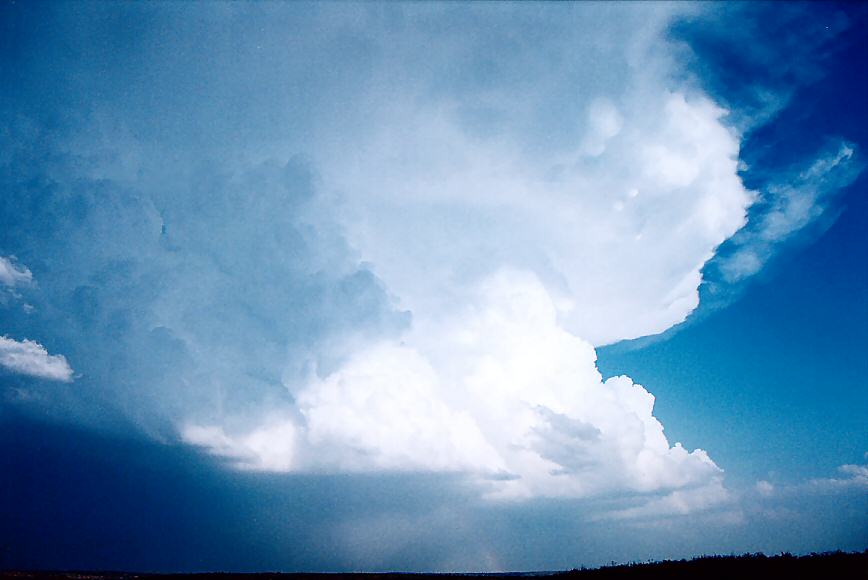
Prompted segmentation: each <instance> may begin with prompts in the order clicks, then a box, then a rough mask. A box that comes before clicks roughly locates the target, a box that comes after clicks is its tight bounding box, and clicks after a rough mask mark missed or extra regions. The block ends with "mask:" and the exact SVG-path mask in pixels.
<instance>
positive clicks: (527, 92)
mask: <svg viewBox="0 0 868 580" xmlns="http://www.w3.org/2000/svg"><path fill="white" fill-rule="evenodd" d="M677 9H678V8H677V7H673V8H671V10H677ZM486 14H487V15H488V16H490V17H493V18H495V19H500V24H501V26H494V27H492V28H493V29H495V30H497V31H498V32H497V33H496V34H505V35H506V38H509V34H510V31H511V30H513V31H514V32H515V34H516V35H519V36H520V35H522V34H525V33H526V30H524V28H523V27H524V24H522V23H520V21H519V20H516V19H514V18H511V15H510V13H509V11H508V10H505V11H503V12H500V11H495V12H486ZM412 15H413V17H412V18H408V20H407V23H406V26H403V27H400V28H399V29H393V28H389V27H385V28H383V24H382V22H381V21H379V20H377V19H376V18H373V17H372V18H370V21H365V26H366V32H365V33H364V34H365V35H366V38H368V40H369V41H370V42H371V43H372V44H374V45H376V46H379V45H382V46H381V48H382V49H383V50H382V52H377V51H374V52H373V53H374V54H382V55H385V56H383V57H382V58H383V60H382V61H376V60H375V61H374V62H373V63H371V64H370V70H369V71H368V74H367V75H366V76H367V77H368V78H370V79H372V80H371V82H370V83H363V84H362V85H360V86H359V87H357V89H358V90H356V91H353V92H352V94H353V99H352V102H343V103H342V107H343V108H341V109H340V110H341V111H342V112H341V114H339V115H337V114H335V115H332V116H331V117H329V118H322V119H318V120H317V131H316V137H315V138H314V140H313V143H312V147H313V151H314V153H313V159H314V161H315V163H316V166H317V167H318V169H319V171H320V174H321V179H322V186H323V188H324V189H325V190H326V191H327V192H328V195H329V196H331V197H333V198H334V199H335V201H336V207H337V208H338V211H337V212H336V215H337V216H338V219H339V221H340V222H341V225H342V227H343V229H344V231H345V232H346V235H347V237H348V239H349V241H350V243H351V244H352V245H353V246H354V247H355V248H356V249H357V250H358V252H359V254H360V258H361V259H362V260H364V261H366V262H367V263H369V264H370V267H371V268H372V269H373V271H374V272H375V273H376V274H377V276H378V277H379V279H381V280H383V282H384V283H385V285H386V287H387V288H388V290H389V291H390V293H392V294H393V295H395V296H396V297H397V299H398V300H399V305H400V307H401V308H404V309H407V310H409V311H411V312H412V315H413V323H412V328H411V329H410V330H409V331H408V332H407V333H405V334H404V335H403V336H401V337H400V338H399V339H384V340H379V341H373V342H371V343H369V344H366V345H362V346H359V347H358V348H357V349H356V350H355V352H352V353H351V354H350V355H349V356H348V357H346V358H345V359H344V360H343V361H342V362H341V363H340V364H338V365H337V366H336V367H334V368H327V369H326V368H322V369H319V373H321V374H317V373H313V374H312V375H311V376H310V377H309V378H308V379H307V380H305V381H301V382H296V381H291V380H287V382H286V386H287V388H288V389H289V391H290V392H291V393H292V396H293V400H294V406H293V408H292V409H291V412H288V413H287V414H286V415H285V416H284V417H283V419H281V421H282V423H280V424H283V425H285V429H286V432H288V433H291V434H292V440H293V445H292V448H291V449H292V450H291V452H289V451H288V449H289V447H288V446H287V444H286V442H285V441H284V440H283V439H282V438H283V437H284V436H285V434H284V433H282V432H280V431H279V430H276V428H275V427H274V426H273V425H274V424H273V423H270V421H272V419H268V420H267V421H265V420H264V421H263V422H262V423H261V424H257V423H256V422H255V421H253V424H252V425H251V424H250V422H249V421H248V422H246V424H242V425H241V426H236V428H235V429H224V428H223V427H222V426H220V425H219V421H217V422H214V423H208V422H207V421H200V422H192V423H188V424H187V427H186V429H185V430H184V431H183V436H184V437H185V439H186V440H187V441H190V442H191V443H195V444H197V445H202V446H205V447H207V448H210V449H211V450H212V451H213V452H214V453H217V454H220V455H224V456H226V457H230V458H233V460H234V461H236V462H237V463H239V464H241V465H243V466H245V467H253V468H258V469H273V470H281V471H287V470H288V471H332V472H334V471H381V470H389V471H408V470H411V471H454V472H461V473H467V474H469V475H470V476H471V477H472V478H473V479H475V480H476V481H477V482H478V483H479V485H480V486H481V489H483V490H484V493H485V494H486V495H487V496H488V497H490V498H500V499H517V498H528V497H539V496H546V497H591V496H594V495H599V494H603V493H630V494H636V493H638V494H654V497H656V498H658V499H655V500H652V501H651V503H648V504H647V506H646V507H644V508H642V509H641V510H640V511H641V512H642V513H645V514H647V515H653V514H662V513H664V512H667V513H668V512H671V511H673V510H675V511H681V512H684V511H691V510H703V509H711V508H712V507H713V506H715V505H718V504H719V503H720V502H722V501H723V498H725V496H726V492H725V488H723V484H722V471H721V470H720V469H719V468H718V467H717V465H715V463H714V462H713V461H712V460H711V459H710V458H709V456H708V455H707V454H706V453H705V452H704V451H702V450H694V451H691V452H688V451H687V450H686V449H684V448H683V447H682V446H681V445H678V444H675V445H671V444H670V442H669V441H668V440H667V438H666V436H665V435H664V433H663V426H662V425H661V424H660V422H659V421H658V420H657V419H656V418H655V417H654V415H653V406H654V397H653V395H651V393H649V392H648V391H647V390H646V389H645V388H644V387H642V386H640V385H636V384H634V383H633V381H632V380H631V379H630V378H629V377H614V378H610V379H608V380H606V381H603V380H602V377H601V376H600V373H599V372H598V370H597V368H596V366H595V360H596V353H595V350H594V348H595V347H596V346H599V345H604V344H609V343H612V342H616V341H618V340H623V339H629V338H635V337H639V336H645V335H649V334H655V333H659V332H662V331H664V330H666V329H667V328H670V327H671V326H672V325H674V324H677V323H679V322H681V321H683V320H684V319H685V318H686V317H687V316H688V315H689V314H690V313H691V312H692V311H693V310H694V309H695V308H696V307H697V305H698V303H699V293H698V288H699V285H700V283H701V282H702V268H703V266H704V265H705V264H706V262H707V261H708V260H709V259H710V258H712V257H713V256H714V253H715V251H716V249H717V247H718V246H719V245H720V244H721V243H723V242H724V241H725V240H727V239H728V238H729V237H731V236H732V235H733V234H734V233H735V232H736V231H737V230H738V229H739V228H741V227H742V225H743V224H744V223H745V219H746V213H747V209H748V207H749V206H750V205H751V204H752V203H753V202H754V200H755V195H754V193H752V192H750V191H747V190H746V189H745V188H744V186H743V185H742V183H741V180H740V178H739V176H738V154H739V139H740V136H739V135H738V133H736V132H735V131H733V130H731V129H730V128H728V127H727V126H726V125H725V124H724V120H723V119H724V117H725V115H726V111H724V110H723V109H721V108H720V107H718V106H717V105H715V104H714V103H713V102H712V101H711V100H710V99H709V98H708V97H706V96H705V95H703V94H701V93H699V92H697V91H694V90H690V89H688V88H687V87H681V86H677V85H676V84H675V83H674V82H673V81H672V79H673V78H674V76H673V75H672V74H670V73H672V72H673V71H674V70H676V68H677V65H676V64H675V62H674V61H673V60H672V58H671V56H670V54H669V53H668V51H667V45H666V44H665V42H664V41H663V40H662V35H663V33H664V31H665V30H666V27H667V25H668V23H669V21H670V20H669V19H670V18H671V16H672V14H671V12H670V8H666V9H663V8H659V7H658V8H654V7H650V8H649V7H645V8H641V9H638V10H636V11H625V12H624V13H623V14H621V15H620V16H623V21H622V20H621V19H620V16H619V17H616V18H613V15H612V14H609V15H608V17H609V20H606V24H605V26H601V25H600V23H599V22H596V19H597V18H599V17H600V13H597V12H594V11H593V10H586V9H585V8H580V7H578V8H576V10H575V11H569V12H567V13H563V14H561V16H562V17H563V18H562V22H561V19H559V20H558V26H560V25H563V26H564V27H565V29H564V33H563V34H560V33H555V32H553V31H549V33H547V34H546V35H544V36H543V37H540V39H539V43H540V44H532V45H531V44H528V45H519V46H518V47H516V45H514V44H510V43H509V42H507V43H505V46H509V49H508V50H497V49H496V48H492V47H491V46H488V45H487V44H485V43H486V42H489V40H488V39H487V37H486V38H484V39H482V38H479V37H476V36H474V35H466V34H465V35H462V34H460V33H458V34H457V35H456V36H454V37H453V36H450V37H449V38H443V37H442V36H438V37H437V38H436V39H430V42H428V41H426V38H427V36H426V35H430V34H432V33H431V30H438V31H440V30H444V27H442V26H430V24H431V23H430V21H431V20H437V19H438V18H441V17H443V16H442V15H441V14H440V13H439V12H436V11H434V12H427V11H421V12H418V13H417V12H413V13H412ZM447 18H448V17H447ZM571 19H575V20H574V21H573V20H571ZM362 20H363V21H364V18H362ZM595 22H596V23H595ZM548 24H549V25H551V22H549V23H548ZM622 25H623V26H622ZM517 27H521V31H519V30H518V29H517ZM447 28H448V27H447ZM577 29H578V30H584V31H586V32H587V34H580V33H578V32H577ZM637 31H641V34H637ZM435 40H436V43H437V45H438V46H443V47H448V50H446V49H444V50H443V51H439V52H438V53H436V54H432V53H431V51H430V50H429V49H428V46H431V45H432V44H433V43H434V42H435ZM479 43H482V44H483V46H480V45H479ZM495 44H496V42H495ZM481 54H485V55H488V56H486V58H487V59H491V61H492V62H488V61H486V62H477V61H478V60H479V59H480V55H481ZM553 54H555V55H556V54H560V55H575V58H570V59H566V60H565V61H563V62H562V63H561V64H562V66H552V63H551V62H550V60H551V55H553ZM420 62H424V63H426V64H425V66H424V67H422V66H418V63H420ZM456 63H465V66H466V69H467V71H474V70H476V69H475V68H474V67H475V66H477V65H478V66H488V67H493V68H495V69H497V70H499V71H500V72H501V73H502V74H501V75H500V76H499V77H495V78H493V79H491V80H490V81H485V82H483V81H482V80H480V78H481V77H479V76H478V75H475V74H473V73H472V72H468V73H467V74H468V75H469V78H470V79H472V80H468V79H467V78H465V77H461V76H458V77H456V70H458V69H456ZM516 63H520V64H518V65H517V64H516ZM512 67H518V68H517V69H515V70H513V68H512ZM585 79H591V80H592V82H588V83H587V84H583V81H584V80H585ZM456 87H457V88H456ZM328 110H333V109H328ZM552 110H554V111H558V114H557V115H556V117H557V119H556V120H552V118H551V117H547V116H546V113H548V112H550V111H552ZM480 111H481V112H482V113H485V114H481V113H479V112H480ZM487 118H493V119H496V120H497V121H496V122H495V123H492V124H489V125H485V123H484V121H485V119H487ZM480 119H481V120H480ZM361 120H363V121H364V122H362V121H361ZM242 423H245V422H244V421H242ZM267 425H272V426H271V427H266V426H267ZM250 437H255V438H256V440H257V441H259V442H260V443H259V447H258V450H254V449H253V447H252V446H251V445H250V443H249V438H250ZM280 450H284V451H283V452H282V451H280ZM660 497H663V499H659V498H660ZM636 509H639V508H636ZM642 510H644V511H642ZM635 515H636V517H638V516H639V515H641V514H640V513H639V512H637V513H636V514H635ZM622 516H623V517H633V516H632V515H630V514H622Z"/></svg>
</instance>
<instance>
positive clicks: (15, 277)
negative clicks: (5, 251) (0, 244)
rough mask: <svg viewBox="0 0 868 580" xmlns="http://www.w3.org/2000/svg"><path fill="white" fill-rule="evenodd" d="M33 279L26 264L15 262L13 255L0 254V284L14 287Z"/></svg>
mask: <svg viewBox="0 0 868 580" xmlns="http://www.w3.org/2000/svg"><path fill="white" fill-rule="evenodd" d="M32 281H33V274H32V273H31V272H30V270H28V269H27V267H26V266H23V265H20V264H17V263H16V261H15V258H14V256H6V257H4V256H0V284H2V285H4V286H9V287H12V288H14V287H15V286H23V285H25V284H29V283H30V282H32Z"/></svg>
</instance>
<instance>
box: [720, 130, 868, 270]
mask: <svg viewBox="0 0 868 580" xmlns="http://www.w3.org/2000/svg"><path fill="white" fill-rule="evenodd" d="M863 167H864V164H863V163H862V162H861V161H860V160H859V158H858V155H857V152H856V146H855V145H854V144H852V143H848V142H845V141H842V142H839V143H838V144H837V145H835V146H833V147H831V148H829V149H827V150H825V151H823V152H821V153H820V154H819V155H818V156H817V157H816V158H815V159H814V160H813V161H812V162H811V163H810V165H808V166H807V167H805V168H797V169H792V170H789V171H785V172H781V173H780V174H778V175H777V176H776V177H775V181H774V182H772V183H769V184H768V185H767V186H765V187H764V188H763V190H762V191H761V192H760V198H759V200H758V202H757V204H756V206H755V210H754V211H753V212H752V215H751V219H750V222H749V224H748V225H747V226H746V227H745V228H744V229H743V230H742V231H740V232H739V233H738V234H737V235H736V236H735V237H734V238H733V239H732V240H731V242H730V244H731V249H730V251H729V252H728V253H727V254H724V255H723V256H721V257H720V258H718V260H717V262H716V266H717V267H718V268H719V270H720V272H721V274H722V275H723V280H724V281H725V282H726V283H728V284H734V283H737V282H740V281H742V280H744V279H746V278H748V277H750V276H753V275H754V274H756V273H757V272H759V271H760V270H761V269H762V268H763V266H764V265H765V264H766V263H767V262H768V261H769V260H770V259H771V258H772V257H773V256H774V255H775V253H776V252H777V250H778V248H779V247H780V246H781V245H783V244H785V243H786V242H787V241H788V240H790V239H792V238H794V237H796V236H797V235H798V234H799V233H800V232H802V231H805V230H806V229H807V228H808V227H809V226H811V225H812V224H814V223H815V222H818V221H819V220H820V219H821V218H823V217H824V216H827V215H828V212H829V211H830V210H831V211H834V206H833V200H834V199H835V196H836V194H838V193H839V192H840V191H841V190H843V189H844V188H845V187H847V186H848V185H850V184H851V183H853V181H855V180H856V178H857V177H858V176H859V174H860V173H861V172H862V169H863ZM832 217H834V216H832Z"/></svg>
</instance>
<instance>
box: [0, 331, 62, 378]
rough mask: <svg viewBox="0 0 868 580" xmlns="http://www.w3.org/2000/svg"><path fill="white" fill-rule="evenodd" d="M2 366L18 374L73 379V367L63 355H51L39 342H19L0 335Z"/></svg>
mask: <svg viewBox="0 0 868 580" xmlns="http://www.w3.org/2000/svg"><path fill="white" fill-rule="evenodd" d="M0 366H2V367H3V368H5V369H6V370H9V371H11V372H13V373H16V374H21V375H26V376H30V377H36V378H40V379H47V380H50V381H60V382H64V383H68V382H71V381H72V373H73V371H72V369H71V368H70V366H69V363H67V362H66V358H64V356H63V355H50V354H48V351H47V350H45V348H44V347H43V346H42V345H41V344H39V343H38V342H35V341H32V340H27V339H24V340H23V341H21V342H19V341H16V340H14V339H11V338H8V337H6V336H0Z"/></svg>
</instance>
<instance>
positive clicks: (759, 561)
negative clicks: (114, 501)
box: [0, 550, 868, 580]
mask: <svg viewBox="0 0 868 580" xmlns="http://www.w3.org/2000/svg"><path fill="white" fill-rule="evenodd" d="M455 576H458V577H460V578H462V579H464V578H485V579H487V580H490V579H491V578H499V577H516V576H525V577H527V576H546V577H549V578H552V579H553V580H572V579H574V578H578V579H581V580H584V579H585V578H594V579H597V578H676V579H680V578H685V579H686V578H690V579H700V580H716V579H718V578H719V579H724V578H726V579H727V580H750V579H752V578H769V579H773V580H777V579H782V580H789V579H796V578H816V579H818V580H819V579H822V580H827V579H829V580H832V579H835V580H837V579H839V578H858V579H859V580H868V550H866V551H865V552H862V553H844V552H835V553H828V554H811V555H809V556H792V555H789V554H783V555H779V556H764V555H762V554H750V555H744V556H706V557H701V558H694V559H693V560H673V561H670V560H667V561H665V562H654V563H647V564H626V565H619V566H606V567H603V568H594V569H587V570H585V569H582V570H570V571H568V572H539V573H515V574H398V573H389V574H295V573H258V574H235V573H203V574H140V573H133V572H81V571H76V572H73V571H70V572H56V571H55V572H39V571H3V572H0V578H4V579H5V578H10V579H11V578H15V579H17V580H28V579H31V578H45V579H48V580H133V579H137V578H143V579H153V580H169V579H174V578H179V579H184V580H207V579H212V578H213V579H218V578H219V579H221V580H227V579H230V578H233V579H234V578H245V579H250V580H270V579H272V578H273V579H279V580H333V579H337V578H345V577H355V578H363V579H364V580H407V578H412V580H427V579H432V580H443V578H444V577H446V578H448V577H455Z"/></svg>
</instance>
